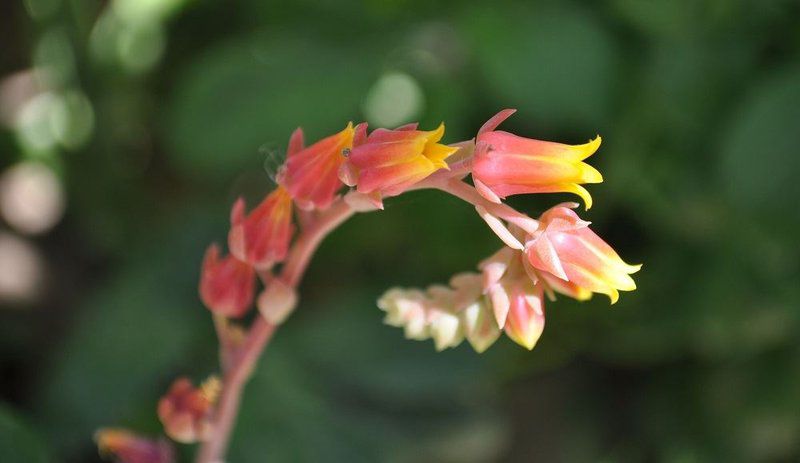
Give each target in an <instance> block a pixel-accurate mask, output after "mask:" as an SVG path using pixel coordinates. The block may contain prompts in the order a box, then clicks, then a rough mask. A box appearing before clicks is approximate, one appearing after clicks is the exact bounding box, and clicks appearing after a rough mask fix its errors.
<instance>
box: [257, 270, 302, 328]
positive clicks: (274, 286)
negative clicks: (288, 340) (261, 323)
mask: <svg viewBox="0 0 800 463" xmlns="http://www.w3.org/2000/svg"><path fill="white" fill-rule="evenodd" d="M296 305H297V291H295V289H294V288H293V287H291V286H289V285H287V284H286V283H284V282H282V281H281V280H279V279H275V280H273V281H271V282H270V283H269V286H267V289H265V290H264V291H263V292H262V293H261V295H260V296H258V311H259V312H261V316H262V317H264V319H265V320H267V321H268V322H270V323H271V324H273V325H280V324H281V323H283V321H284V320H286V317H288V316H289V315H290V314H291V313H292V311H294V308H295V306H296Z"/></svg>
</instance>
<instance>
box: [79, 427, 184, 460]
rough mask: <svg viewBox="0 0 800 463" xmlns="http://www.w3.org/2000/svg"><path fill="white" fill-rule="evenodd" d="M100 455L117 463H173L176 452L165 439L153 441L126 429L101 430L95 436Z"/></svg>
mask: <svg viewBox="0 0 800 463" xmlns="http://www.w3.org/2000/svg"><path fill="white" fill-rule="evenodd" d="M94 439H95V441H96V442H97V447H98V448H99V449H100V454H101V455H103V456H109V457H113V458H114V461H116V462H117V463H173V462H174V461H175V450H174V449H173V447H172V444H170V443H169V442H168V441H166V440H165V439H159V440H151V439H147V438H144V437H141V436H138V435H136V434H134V433H132V432H130V431H127V430H125V429H111V428H109V429H101V430H99V431H97V433H96V434H95V436H94Z"/></svg>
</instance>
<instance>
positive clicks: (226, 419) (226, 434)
mask: <svg viewBox="0 0 800 463" xmlns="http://www.w3.org/2000/svg"><path fill="white" fill-rule="evenodd" d="M353 214H354V211H353V210H352V209H350V207H349V206H348V205H347V203H345V202H344V201H343V200H338V201H336V202H335V203H334V204H332V205H331V207H330V208H329V209H327V210H326V211H324V212H323V213H322V214H321V215H320V216H319V217H318V218H317V219H316V220H315V221H314V222H313V223H311V224H310V226H309V227H308V228H307V229H306V230H304V231H303V233H302V234H301V235H300V238H298V240H297V242H295V244H294V246H292V250H291V252H290V253H289V257H288V259H287V260H286V264H285V265H284V267H283V271H282V272H281V276H280V278H281V279H282V280H283V281H284V282H285V283H286V284H288V285H290V286H293V287H296V286H297V285H298V284H299V283H300V280H301V279H302V277H303V274H304V273H305V270H306V268H307V267H308V263H309V262H310V260H311V256H312V255H313V254H314V252H315V251H316V250H317V247H319V245H320V243H321V242H322V240H323V239H324V238H325V237H326V236H327V235H328V234H329V233H330V232H331V231H333V230H334V229H335V228H336V227H338V226H339V225H341V224H342V223H343V222H344V221H346V220H347V219H348V218H350V217H351V216H352V215H353ZM276 328H277V326H276V325H273V324H271V323H269V322H267V321H266V320H265V319H264V318H263V317H256V319H255V321H254V322H253V325H252V326H251V327H250V331H249V333H248V335H247V339H246V341H245V343H244V345H243V346H242V349H241V350H240V351H239V352H237V354H238V355H237V357H236V358H235V361H234V362H232V365H231V366H230V368H229V369H228V370H227V371H226V372H225V378H224V381H223V386H222V393H221V395H220V399H219V404H218V406H217V409H216V416H215V417H214V434H213V436H211V438H210V439H209V440H207V441H206V442H204V443H203V445H202V446H201V447H200V450H199V451H198V454H197V458H196V462H197V463H218V462H221V461H222V458H223V456H224V454H225V451H226V449H227V447H228V442H229V441H230V437H231V432H232V431H233V425H234V423H235V421H236V417H237V415H238V414H239V405H240V402H241V397H242V392H243V390H244V386H245V384H246V383H247V381H248V379H250V375H251V373H252V372H253V367H254V366H255V364H256V362H257V361H258V359H259V357H261V353H262V352H263V350H264V348H265V347H266V346H267V344H268V343H269V341H270V339H271V338H272V335H273V333H274V332H275V329H276Z"/></svg>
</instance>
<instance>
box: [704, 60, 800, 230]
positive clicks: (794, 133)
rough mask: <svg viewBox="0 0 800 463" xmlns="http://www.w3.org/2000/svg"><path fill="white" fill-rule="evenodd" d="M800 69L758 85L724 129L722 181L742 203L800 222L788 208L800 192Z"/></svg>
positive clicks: (768, 216) (774, 219)
mask: <svg viewBox="0 0 800 463" xmlns="http://www.w3.org/2000/svg"><path fill="white" fill-rule="evenodd" d="M798 120H800V68H797V67H795V68H791V69H782V70H780V71H777V72H776V73H775V74H774V75H772V76H771V77H769V78H767V79H765V80H764V81H762V82H760V83H759V84H758V85H756V86H755V87H754V88H753V89H752V91H751V93H750V94H749V95H748V96H747V98H745V100H744V102H743V103H742V105H741V106H740V107H739V108H738V111H736V112H735V113H734V114H733V116H732V118H731V121H730V124H729V125H728V128H727V130H726V131H725V132H724V133H725V135H724V138H723V139H722V142H723V144H722V159H721V166H720V167H721V169H720V175H719V178H718V180H717V181H718V182H719V184H720V186H722V188H723V189H724V192H725V193H726V194H727V195H728V198H729V199H730V200H731V201H732V202H733V203H734V204H736V207H737V209H738V208H740V207H741V208H745V209H744V210H746V211H748V212H751V213H755V214H756V216H758V217H760V218H762V219H765V220H768V222H769V223H770V224H776V223H779V222H780V221H781V220H780V219H782V218H792V219H793V220H794V223H797V221H800V209H799V208H797V207H786V205H787V204H789V203H790V202H791V201H792V198H797V197H798V196H800V182H798V181H797V172H800V157H798V156H792V155H790V153H795V152H797V147H798V146H800V131H798V130H797V121H798Z"/></svg>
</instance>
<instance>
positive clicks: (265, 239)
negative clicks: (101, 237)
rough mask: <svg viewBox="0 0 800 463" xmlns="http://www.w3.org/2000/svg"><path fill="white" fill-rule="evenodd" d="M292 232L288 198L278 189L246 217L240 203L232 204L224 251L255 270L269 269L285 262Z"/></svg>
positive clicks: (240, 201)
mask: <svg viewBox="0 0 800 463" xmlns="http://www.w3.org/2000/svg"><path fill="white" fill-rule="evenodd" d="M293 232H294V226H293V225H292V198H291V196H290V195H289V192H288V191H287V190H286V189H285V188H283V187H281V186H279V187H278V188H277V189H275V191H273V192H272V193H270V194H269V195H268V196H267V197H266V198H264V200H263V201H262V202H261V204H259V205H258V206H257V207H256V208H255V209H253V211H252V212H250V214H249V215H245V204H244V200H243V199H241V198H239V199H238V200H237V201H236V203H235V204H234V205H233V210H232V211H231V230H230V233H229V234H228V247H229V248H230V250H231V254H233V255H234V256H236V258H237V259H239V260H241V261H244V262H247V263H248V264H250V265H252V266H253V267H255V268H256V269H258V270H264V269H269V268H270V267H272V265H274V264H275V263H277V262H281V261H283V259H285V258H286V254H287V252H288V250H289V242H290V241H291V239H292V233H293Z"/></svg>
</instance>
